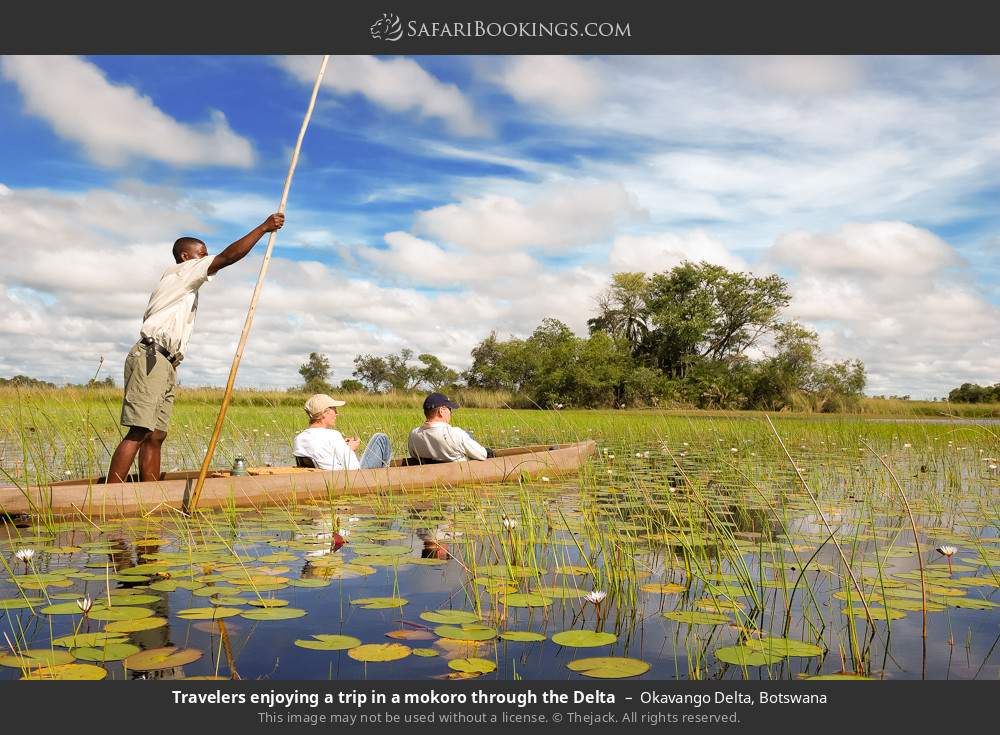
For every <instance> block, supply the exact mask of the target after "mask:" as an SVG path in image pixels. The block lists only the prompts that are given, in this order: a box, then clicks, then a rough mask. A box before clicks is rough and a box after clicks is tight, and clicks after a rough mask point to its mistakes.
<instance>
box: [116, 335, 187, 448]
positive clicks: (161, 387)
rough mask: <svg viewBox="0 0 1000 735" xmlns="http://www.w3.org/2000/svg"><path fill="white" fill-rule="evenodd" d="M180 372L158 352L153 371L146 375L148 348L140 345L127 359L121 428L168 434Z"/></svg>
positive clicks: (137, 345)
mask: <svg viewBox="0 0 1000 735" xmlns="http://www.w3.org/2000/svg"><path fill="white" fill-rule="evenodd" d="M176 387H177V370H176V369H175V368H174V366H173V365H171V364H170V361H169V360H167V358H165V357H164V356H163V355H161V354H160V353H159V352H157V353H156V364H155V365H153V369H152V371H150V372H149V373H147V372H146V347H145V345H143V344H142V343H140V342H137V343H136V344H135V346H134V347H132V349H131V350H130V351H129V353H128V357H126V358H125V397H124V399H123V400H122V426H138V427H140V428H143V429H155V430H158V431H166V430H167V429H168V428H169V427H170V414H171V412H172V411H173V410H174V389H175V388H176Z"/></svg>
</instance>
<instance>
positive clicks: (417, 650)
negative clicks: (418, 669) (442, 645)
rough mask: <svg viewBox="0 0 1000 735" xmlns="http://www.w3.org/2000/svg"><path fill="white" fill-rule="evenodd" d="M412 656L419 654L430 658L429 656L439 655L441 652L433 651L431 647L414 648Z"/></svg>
mask: <svg viewBox="0 0 1000 735" xmlns="http://www.w3.org/2000/svg"><path fill="white" fill-rule="evenodd" d="M413 655H414V656H421V657H423V658H430V657H431V656H440V655H441V654H440V653H438V652H437V651H435V650H434V649H433V648H414V649H413Z"/></svg>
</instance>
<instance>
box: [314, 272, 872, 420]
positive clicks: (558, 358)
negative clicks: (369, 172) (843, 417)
mask: <svg viewBox="0 0 1000 735" xmlns="http://www.w3.org/2000/svg"><path fill="white" fill-rule="evenodd" d="M790 298H791V297H790V294H789V291H788V283H787V282H786V281H785V280H784V279H783V278H781V277H780V276H778V275H767V276H758V275H754V274H752V273H743V272H737V271H731V270H728V269H726V268H724V267H722V266H718V265H713V264H710V263H707V262H702V263H692V262H684V263H682V264H681V265H678V266H676V267H674V268H672V269H670V270H667V271H664V272H663V273H657V274H653V275H647V274H645V273H616V274H614V275H613V276H612V278H611V282H610V284H609V286H608V287H607V289H606V290H605V291H604V292H602V293H601V294H600V295H599V296H598V297H597V299H596V303H595V311H596V313H595V315H594V316H593V317H592V318H591V319H589V320H588V334H587V335H586V336H578V335H576V334H574V332H573V331H572V330H571V329H570V328H569V327H568V326H567V325H566V324H564V323H563V322H561V321H559V320H557V319H551V318H547V319H543V320H542V322H541V324H539V325H538V327H537V328H536V329H535V330H534V332H532V334H531V335H530V336H528V337H527V338H524V339H520V338H515V337H510V338H508V339H501V338H500V337H498V336H497V334H496V332H491V333H490V334H489V335H488V336H486V337H485V338H484V339H483V340H482V341H480V342H479V343H478V344H477V345H476V346H475V347H474V348H473V349H472V353H471V357H472V365H471V366H470V367H469V369H468V370H466V371H464V372H461V373H460V372H458V371H456V370H453V369H451V368H449V367H448V366H446V365H444V364H443V363H442V361H441V360H440V359H439V358H437V357H435V356H434V355H431V354H429V353H424V354H420V355H417V356H416V362H414V352H413V351H412V350H410V349H404V350H401V351H400V352H399V353H396V354H390V355H386V356H376V355H371V354H360V355H357V356H356V357H355V359H354V371H353V374H352V375H353V377H352V378H351V379H348V380H345V381H343V382H342V383H341V384H340V388H341V389H342V390H352V389H354V390H357V389H364V390H370V391H374V392H383V391H389V390H396V391H406V390H414V389H418V388H423V389H426V388H430V389H434V390H442V389H447V388H450V387H456V386H460V385H461V386H466V387H469V388H480V389H485V390H502V391H509V392H511V393H513V394H514V395H515V396H517V397H518V398H519V399H521V400H522V401H524V402H527V403H530V404H533V405H537V406H540V407H559V406H575V407H608V406H641V405H647V406H655V405H663V404H668V403H683V404H687V405H695V406H698V407H701V408H759V409H768V410H780V409H783V408H796V409H807V410H817V411H840V410H848V409H851V408H853V407H855V406H856V404H857V403H858V402H859V401H860V399H861V397H862V395H863V391H864V387H865V382H866V375H865V367H864V364H863V363H862V362H861V361H860V360H842V361H836V362H830V361H826V360H824V359H823V356H822V350H821V348H820V344H819V336H818V335H817V333H816V332H814V331H812V330H810V329H808V328H806V327H804V326H803V325H801V324H799V323H798V322H795V321H793V320H785V319H783V318H782V312H783V310H784V309H785V307H787V306H788V304H789V302H790ZM330 372H331V371H330V364H329V360H328V359H327V358H326V357H325V356H324V355H321V354H318V353H312V354H311V355H310V356H309V359H308V360H307V362H306V363H305V364H303V365H302V367H301V368H300V369H299V373H300V375H301V376H302V378H303V380H304V382H305V384H304V386H303V387H304V388H305V389H306V390H318V389H321V388H327V389H329V388H330V386H329V384H328V383H327V380H328V379H329V376H330Z"/></svg>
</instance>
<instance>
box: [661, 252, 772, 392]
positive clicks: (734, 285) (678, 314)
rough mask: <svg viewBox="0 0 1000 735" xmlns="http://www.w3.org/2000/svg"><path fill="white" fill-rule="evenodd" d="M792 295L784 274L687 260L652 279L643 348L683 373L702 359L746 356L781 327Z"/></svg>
mask: <svg viewBox="0 0 1000 735" xmlns="http://www.w3.org/2000/svg"><path fill="white" fill-rule="evenodd" d="M789 299H790V297H789V295H788V284H787V283H786V282H785V280H784V279H782V278H781V277H780V276H777V275H770V276H755V275H753V274H751V273H739V272H734V271H730V270H728V269H726V268H723V267H722V266H719V265H713V264H711V263H707V262H702V263H699V264H694V263H691V262H689V261H685V262H684V263H682V264H681V265H679V266H676V267H675V268H673V269H671V270H670V271H667V272H665V273H658V274H656V275H654V276H652V277H651V278H650V280H649V287H648V292H647V294H646V306H647V310H648V312H649V317H648V321H649V325H650V333H649V336H648V338H647V340H646V342H645V343H644V344H643V346H642V352H643V354H644V355H645V356H646V357H647V358H648V359H650V360H651V361H652V363H653V364H654V365H655V366H656V367H658V368H660V369H661V370H662V371H664V372H665V373H667V374H669V375H671V376H673V377H683V376H684V374H685V372H686V370H687V368H688V366H689V365H691V364H693V363H694V362H695V361H696V360H697V359H698V358H701V359H707V360H710V361H716V360H726V359H730V358H733V357H736V356H740V355H743V354H744V353H745V352H746V350H747V349H749V348H750V347H751V346H753V345H754V344H756V343H757V341H758V340H759V339H760V338H761V337H763V336H764V335H766V334H768V333H769V332H770V331H772V330H773V329H774V328H775V327H776V326H777V324H778V318H779V315H780V312H781V309H783V308H784V307H785V306H787V305H788V302H789Z"/></svg>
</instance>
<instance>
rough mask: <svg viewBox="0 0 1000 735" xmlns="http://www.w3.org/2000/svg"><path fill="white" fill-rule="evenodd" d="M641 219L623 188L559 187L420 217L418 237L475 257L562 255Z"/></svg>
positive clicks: (490, 197)
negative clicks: (534, 252)
mask: <svg viewBox="0 0 1000 735" xmlns="http://www.w3.org/2000/svg"><path fill="white" fill-rule="evenodd" d="M639 215H641V212H640V211H639V210H638V208H637V207H636V205H635V203H634V201H633V200H632V197H631V196H630V195H629V193H628V191H627V190H626V189H625V187H624V186H622V185H621V184H620V183H617V182H586V181H583V182H576V181H572V182H558V183H551V184H545V185H540V186H533V187H528V188H527V190H526V191H524V192H521V196H516V195H508V194H497V193H487V194H482V195H480V196H473V197H467V198H463V199H461V200H460V201H459V203H458V204H446V205H444V206H441V207H436V208H434V209H430V210H427V211H423V212H420V213H418V214H417V216H416V219H415V222H414V231H415V232H417V233H419V234H424V235H428V236H430V237H433V238H435V239H438V240H441V241H443V242H448V243H453V244H455V245H459V246H461V247H464V248H468V249H469V250H472V251H495V250H514V249H518V248H533V249H539V250H545V251H559V250H563V249H566V248H570V247H585V246H588V245H592V244H594V243H597V242H600V241H602V240H605V239H606V238H608V236H610V235H611V234H612V233H613V232H614V231H615V228H616V227H617V226H618V225H620V224H621V223H623V222H626V221H628V220H630V219H632V218H634V217H637V216H639Z"/></svg>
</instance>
